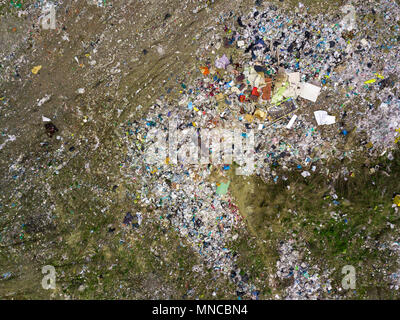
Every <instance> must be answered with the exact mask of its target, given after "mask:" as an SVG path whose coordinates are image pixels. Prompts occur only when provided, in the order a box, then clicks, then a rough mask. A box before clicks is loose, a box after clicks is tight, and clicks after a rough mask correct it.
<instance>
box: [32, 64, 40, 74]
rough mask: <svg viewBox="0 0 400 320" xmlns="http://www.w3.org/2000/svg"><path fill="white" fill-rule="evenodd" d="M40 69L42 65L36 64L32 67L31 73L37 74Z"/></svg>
mask: <svg viewBox="0 0 400 320" xmlns="http://www.w3.org/2000/svg"><path fill="white" fill-rule="evenodd" d="M40 69H42V66H36V67H33V68H32V73H33V74H37V73H38V72H39V70H40Z"/></svg>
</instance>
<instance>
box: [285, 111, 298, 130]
mask: <svg viewBox="0 0 400 320" xmlns="http://www.w3.org/2000/svg"><path fill="white" fill-rule="evenodd" d="M296 119H297V115H295V114H294V115H293V117H292V119H290V121H289V123H288V124H287V125H286V129H290V128H291V127H292V126H293V124H294V122H295V121H296Z"/></svg>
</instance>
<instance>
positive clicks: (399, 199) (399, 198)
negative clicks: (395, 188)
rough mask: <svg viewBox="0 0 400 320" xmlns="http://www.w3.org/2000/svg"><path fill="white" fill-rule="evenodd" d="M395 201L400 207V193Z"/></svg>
mask: <svg viewBox="0 0 400 320" xmlns="http://www.w3.org/2000/svg"><path fill="white" fill-rule="evenodd" d="M393 203H394V204H396V205H397V206H398V207H400V194H398V195H397V196H395V197H394V199H393Z"/></svg>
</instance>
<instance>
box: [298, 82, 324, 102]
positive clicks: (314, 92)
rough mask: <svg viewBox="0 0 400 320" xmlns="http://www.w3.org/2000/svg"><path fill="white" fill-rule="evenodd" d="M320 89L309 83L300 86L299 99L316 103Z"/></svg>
mask: <svg viewBox="0 0 400 320" xmlns="http://www.w3.org/2000/svg"><path fill="white" fill-rule="evenodd" d="M320 92H321V88H320V87H318V86H315V85H313V84H311V83H301V84H300V97H302V98H304V99H307V100H310V101H312V102H315V101H317V98H318V96H319V93H320Z"/></svg>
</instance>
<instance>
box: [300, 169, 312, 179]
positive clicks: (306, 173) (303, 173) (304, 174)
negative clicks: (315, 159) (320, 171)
mask: <svg viewBox="0 0 400 320" xmlns="http://www.w3.org/2000/svg"><path fill="white" fill-rule="evenodd" d="M301 175H302V176H303V177H304V178H306V177H309V176H311V174H310V173H309V172H308V171H303V172H302V173H301Z"/></svg>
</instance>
